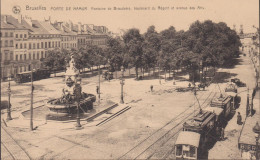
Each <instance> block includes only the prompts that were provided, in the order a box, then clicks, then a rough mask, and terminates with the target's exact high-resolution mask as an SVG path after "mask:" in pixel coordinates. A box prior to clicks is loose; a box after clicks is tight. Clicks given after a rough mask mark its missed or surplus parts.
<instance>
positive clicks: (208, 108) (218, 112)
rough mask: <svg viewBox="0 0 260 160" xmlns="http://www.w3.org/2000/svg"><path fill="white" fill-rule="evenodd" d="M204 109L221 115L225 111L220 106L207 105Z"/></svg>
mask: <svg viewBox="0 0 260 160" xmlns="http://www.w3.org/2000/svg"><path fill="white" fill-rule="evenodd" d="M204 110H206V111H209V112H212V113H215V114H216V115H217V116H219V115H220V114H221V113H222V112H223V109H222V108H218V107H207V108H204Z"/></svg>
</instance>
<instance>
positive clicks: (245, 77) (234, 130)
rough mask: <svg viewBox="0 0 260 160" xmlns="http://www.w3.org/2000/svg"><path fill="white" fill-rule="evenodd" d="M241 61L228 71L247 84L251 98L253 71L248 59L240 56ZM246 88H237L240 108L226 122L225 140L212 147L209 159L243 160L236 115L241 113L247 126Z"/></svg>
mask: <svg viewBox="0 0 260 160" xmlns="http://www.w3.org/2000/svg"><path fill="white" fill-rule="evenodd" d="M241 60H242V62H241V63H242V64H240V65H237V66H236V67H235V68H234V69H230V73H231V72H233V73H235V74H237V77H238V78H239V79H241V80H242V82H245V83H246V84H247V87H248V88H249V95H250V96H251V95H252V93H253V89H254V87H255V84H256V83H255V82H256V80H255V70H254V67H253V65H252V63H251V60H250V58H249V57H242V56H241ZM247 87H240V88H238V96H240V97H241V102H240V106H239V108H238V109H236V113H235V115H234V116H233V117H232V119H231V120H230V121H229V122H228V125H227V126H226V128H225V138H226V139H225V140H224V141H218V142H217V143H216V144H215V145H214V147H213V148H212V149H211V150H210V151H209V156H208V158H209V159H243V158H242V157H241V152H240V150H239V147H238V140H239V137H240V133H241V132H242V130H243V125H238V124H237V113H238V112H240V113H241V116H242V121H243V122H244V123H245V126H247V123H246V121H247V120H246V119H245V118H246V103H247V94H248V93H247ZM258 101H259V100H258ZM254 103H255V102H254ZM258 104H259V103H258ZM246 130H252V129H246ZM220 153H221V154H220Z"/></svg>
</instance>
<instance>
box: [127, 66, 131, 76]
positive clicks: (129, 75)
mask: <svg viewBox="0 0 260 160" xmlns="http://www.w3.org/2000/svg"><path fill="white" fill-rule="evenodd" d="M128 71H129V77H130V75H131V74H130V67H129V70H128Z"/></svg>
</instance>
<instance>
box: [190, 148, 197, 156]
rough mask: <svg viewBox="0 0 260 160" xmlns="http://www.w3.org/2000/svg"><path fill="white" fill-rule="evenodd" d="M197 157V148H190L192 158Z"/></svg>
mask: <svg viewBox="0 0 260 160" xmlns="http://www.w3.org/2000/svg"><path fill="white" fill-rule="evenodd" d="M195 156H196V148H195V147H193V146H190V157H195Z"/></svg>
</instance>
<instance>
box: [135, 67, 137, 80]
mask: <svg viewBox="0 0 260 160" xmlns="http://www.w3.org/2000/svg"><path fill="white" fill-rule="evenodd" d="M135 76H136V79H137V80H138V67H135Z"/></svg>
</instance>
